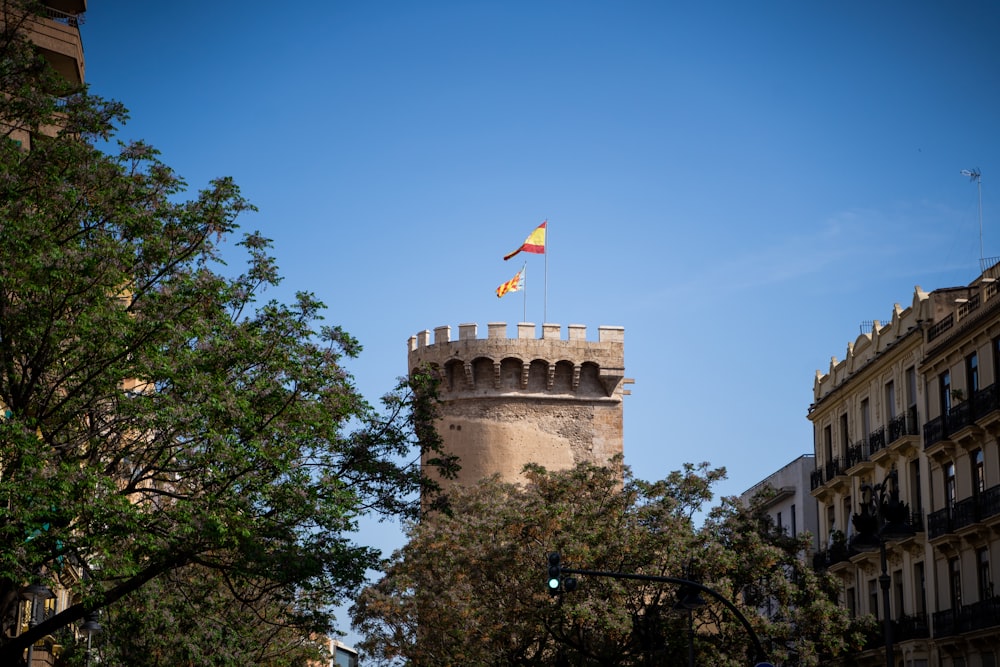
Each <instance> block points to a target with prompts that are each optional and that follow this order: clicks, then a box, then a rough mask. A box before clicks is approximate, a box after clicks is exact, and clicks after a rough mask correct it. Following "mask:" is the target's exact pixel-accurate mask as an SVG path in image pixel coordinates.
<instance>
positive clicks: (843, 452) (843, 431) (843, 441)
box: [840, 412, 851, 459]
mask: <svg viewBox="0 0 1000 667" xmlns="http://www.w3.org/2000/svg"><path fill="white" fill-rule="evenodd" d="M850 441H851V438H850V435H849V434H848V432H847V413H846V412H845V413H844V414H842V415H840V457H841V458H842V459H846V458H847V446H848V445H850V444H851V442H850Z"/></svg>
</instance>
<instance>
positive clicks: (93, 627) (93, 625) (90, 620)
mask: <svg viewBox="0 0 1000 667" xmlns="http://www.w3.org/2000/svg"><path fill="white" fill-rule="evenodd" d="M100 631H101V624H100V623H99V622H98V620H97V612H96V611H92V612H88V613H87V615H86V616H84V619H83V623H82V624H81V625H80V632H81V633H83V634H84V635H86V637H87V657H86V661H85V663H84V664H85V665H87V667H89V666H90V647H91V640H92V639H93V637H94V635H96V634H97V633H98V632H100Z"/></svg>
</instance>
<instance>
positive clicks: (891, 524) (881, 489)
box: [851, 469, 915, 667]
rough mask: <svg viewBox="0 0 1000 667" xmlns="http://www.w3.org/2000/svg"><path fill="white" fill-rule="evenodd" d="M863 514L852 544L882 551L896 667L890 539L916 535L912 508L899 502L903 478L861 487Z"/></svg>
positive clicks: (856, 519) (889, 642) (885, 616)
mask: <svg viewBox="0 0 1000 667" xmlns="http://www.w3.org/2000/svg"><path fill="white" fill-rule="evenodd" d="M860 510H861V511H860V512H859V513H858V514H855V515H854V516H853V517H851V521H852V523H853V524H854V529H855V530H856V531H857V533H858V534H857V536H856V537H855V538H854V540H853V541H852V542H851V546H853V547H854V548H855V549H856V550H858V551H867V552H871V551H875V550H876V549H878V551H879V556H880V559H881V565H882V573H881V574H880V575H879V578H878V583H879V588H881V589H882V631H883V633H884V636H885V664H886V667H894V660H895V655H894V647H893V636H892V634H893V633H892V618H891V617H890V616H891V608H890V605H889V586H890V583H891V578H890V577H889V563H888V559H887V557H886V550H885V545H886V542H889V541H890V540H903V539H906V538H908V537H913V535H914V534H915V533H914V531H913V527H912V526H910V516H909V509H908V508H907V506H906V503H904V502H901V501H900V500H899V478H898V476H897V473H896V470H895V469H892V470H891V471H889V474H888V475H886V477H885V479H883V480H882V482H880V483H878V484H863V485H862V486H861V506H860Z"/></svg>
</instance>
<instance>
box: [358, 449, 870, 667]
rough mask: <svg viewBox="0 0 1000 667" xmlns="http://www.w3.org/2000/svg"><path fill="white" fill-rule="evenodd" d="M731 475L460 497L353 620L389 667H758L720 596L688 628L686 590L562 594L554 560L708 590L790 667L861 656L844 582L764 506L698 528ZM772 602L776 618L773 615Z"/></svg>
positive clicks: (556, 475)
mask: <svg viewBox="0 0 1000 667" xmlns="http://www.w3.org/2000/svg"><path fill="white" fill-rule="evenodd" d="M723 475H724V471H723V470H721V469H712V468H710V467H708V466H707V464H702V465H700V466H691V465H688V466H685V467H684V469H683V470H681V471H677V472H673V473H671V474H670V475H668V476H667V477H666V478H665V479H663V480H660V481H656V482H646V481H642V480H637V479H634V478H632V477H631V475H630V473H629V471H628V470H627V469H624V470H623V468H622V467H621V466H620V465H617V464H616V465H615V466H612V467H596V466H592V465H586V464H584V465H581V466H579V467H577V468H575V469H573V470H568V471H564V472H549V471H545V470H544V469H541V468H537V467H536V468H532V469H530V470H529V472H528V480H529V481H528V482H527V484H526V485H524V486H523V487H519V486H515V485H511V484H507V483H503V482H501V481H499V480H498V479H496V478H493V479H488V480H485V481H483V482H481V483H480V484H478V485H475V486H473V487H469V488H465V489H459V490H456V491H455V492H454V493H453V494H451V495H452V497H451V502H452V508H453V510H454V511H453V512H452V513H451V514H450V515H434V516H432V517H429V518H427V519H425V520H424V521H422V522H420V523H417V524H413V525H412V526H410V527H409V532H408V537H409V541H408V543H407V544H406V545H405V546H404V547H403V548H402V549H400V550H399V551H398V552H397V553H395V554H394V555H393V556H392V558H391V559H390V561H389V562H388V563H387V565H386V567H385V572H386V575H385V577H384V578H382V579H381V580H380V581H378V582H376V583H374V584H372V585H370V586H369V587H367V588H366V589H365V590H364V591H363V592H362V594H361V596H359V598H358V601H357V603H356V604H355V606H354V607H353V608H352V612H351V613H352V620H353V623H354V625H355V627H356V628H357V629H358V630H359V631H360V632H361V633H362V634H363V636H364V637H365V639H364V641H363V642H362V644H361V647H362V648H363V649H364V650H365V651H366V652H367V653H368V654H369V655H370V657H372V658H373V659H375V660H376V661H378V662H380V663H382V664H408V665H413V666H416V667H419V666H421V665H495V666H497V667H499V666H507V665H524V666H528V665H593V666H595V667H596V666H597V665H610V666H613V665H622V666H626V665H628V666H641V665H661V664H686V662H687V659H688V650H689V641H693V645H694V650H695V652H696V654H697V664H712V665H733V666H736V665H746V664H747V663H748V660H750V659H751V658H752V657H754V656H752V655H751V653H750V652H749V651H748V649H749V647H750V646H751V641H750V638H749V636H748V634H747V631H746V630H745V628H744V627H743V625H742V624H740V622H739V620H738V619H737V618H736V617H735V616H734V615H733V613H732V612H731V611H729V610H728V609H727V608H726V607H725V605H723V604H721V603H719V602H718V601H717V600H714V599H713V598H711V596H708V595H704V594H703V595H702V597H703V598H704V600H705V602H706V603H707V604H706V605H705V606H704V607H702V608H701V609H698V610H697V611H693V612H692V616H691V618H690V621H691V624H692V629H693V633H692V634H693V636H692V634H689V625H688V623H689V617H688V614H687V612H686V611H685V610H684V609H683V608H681V607H680V605H679V604H678V603H679V602H680V599H681V594H682V593H683V592H684V591H682V590H681V589H680V588H679V587H678V586H676V585H672V584H664V583H655V582H647V581H635V580H622V579H614V578H606V577H594V576H588V575H581V576H580V577H579V582H578V588H577V589H576V590H575V591H574V592H564V593H562V594H561V595H559V596H556V597H553V596H551V595H550V594H549V593H548V592H547V589H546V586H545V583H544V582H545V579H546V554H547V552H550V551H558V552H560V554H561V556H562V562H563V566H564V567H570V568H576V569H586V570H597V571H610V572H622V573H630V574H644V575H653V576H659V577H673V578H679V579H687V580H693V581H698V582H700V583H702V584H704V585H706V586H708V587H709V588H711V589H712V590H713V591H716V592H718V593H719V594H721V595H723V596H724V597H725V598H726V599H727V600H729V601H730V602H731V603H732V604H733V605H735V606H736V608H737V609H739V610H740V611H741V613H742V614H743V615H744V616H745V617H746V618H747V619H749V622H750V623H751V624H752V626H753V629H754V630H755V632H756V634H757V635H758V637H760V639H761V642H762V643H763V645H764V648H765V650H766V651H767V652H768V657H769V658H772V659H774V660H776V661H777V662H776V664H778V663H780V664H783V665H802V666H805V665H816V664H819V663H818V660H819V657H820V656H821V655H835V654H838V653H842V652H844V651H845V650H848V649H850V648H852V647H854V646H855V645H856V642H857V640H859V639H860V636H855V635H854V634H852V633H853V628H852V626H851V621H850V619H849V618H848V617H847V615H846V612H845V611H844V610H843V609H841V608H839V607H838V606H837V605H836V604H835V603H834V602H831V601H830V594H831V593H832V588H831V582H830V581H829V580H828V579H826V578H825V577H823V576H821V575H818V574H816V573H814V572H812V571H811V570H810V569H809V568H808V567H807V566H806V565H805V564H804V563H803V561H802V560H801V559H800V558H799V557H800V556H801V555H802V554H803V553H804V551H803V550H804V549H805V545H806V542H805V541H804V540H803V538H792V537H789V536H787V535H783V534H781V533H779V532H777V531H775V530H773V529H772V528H771V527H770V525H769V524H767V522H766V520H765V519H764V517H766V514H764V513H763V511H762V507H761V506H760V505H759V504H757V505H753V506H751V507H749V508H746V507H743V506H742V505H740V504H738V502H736V501H733V500H725V501H724V502H723V503H722V504H721V505H719V506H718V507H716V508H715V509H713V510H712V511H711V512H710V514H709V515H708V517H707V518H706V519H705V521H704V522H703V523H702V524H701V525H698V524H697V522H696V517H697V516H700V512H702V510H703V506H704V505H705V504H706V503H707V502H708V501H709V500H710V499H711V497H712V496H711V488H712V485H713V484H714V483H715V482H716V481H718V480H719V479H721V478H722V477H723ZM768 604H769V605H770V608H769V609H768Z"/></svg>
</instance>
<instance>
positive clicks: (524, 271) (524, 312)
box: [521, 262, 528, 322]
mask: <svg viewBox="0 0 1000 667" xmlns="http://www.w3.org/2000/svg"><path fill="white" fill-rule="evenodd" d="M521 282H522V283H523V284H524V289H523V290H521V291H522V292H524V294H523V295H522V297H523V298H522V300H521V321H522V322H527V321H528V263H527V262H525V263H524V266H522V267H521Z"/></svg>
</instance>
